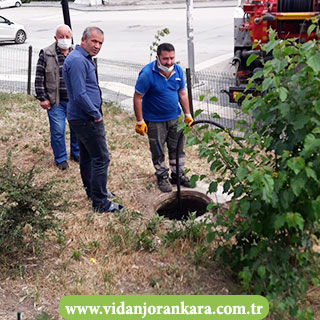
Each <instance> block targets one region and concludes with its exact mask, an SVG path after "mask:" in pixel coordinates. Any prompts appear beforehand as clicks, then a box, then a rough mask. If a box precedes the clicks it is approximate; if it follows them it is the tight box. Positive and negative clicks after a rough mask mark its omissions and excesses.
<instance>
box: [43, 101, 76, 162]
mask: <svg viewBox="0 0 320 320" xmlns="http://www.w3.org/2000/svg"><path fill="white" fill-rule="evenodd" d="M67 103H68V102H67V101H60V104H59V105H58V106H55V105H53V104H52V105H51V109H49V110H48V117H49V123H50V135H51V147H52V150H53V155H54V160H55V162H56V163H61V162H63V161H67V159H68V156H67V150H66V141H65V130H66V118H67ZM70 154H71V156H79V146H78V142H77V137H76V135H75V133H74V132H73V131H72V130H71V129H70Z"/></svg>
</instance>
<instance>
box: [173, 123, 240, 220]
mask: <svg viewBox="0 0 320 320" xmlns="http://www.w3.org/2000/svg"><path fill="white" fill-rule="evenodd" d="M202 123H203V124H205V123H206V124H211V125H214V126H216V127H218V128H220V129H222V130H223V131H225V132H227V133H228V135H229V136H230V137H231V138H232V139H233V140H234V141H235V142H236V143H237V144H238V145H239V146H240V147H241V148H243V145H242V144H241V143H240V142H239V141H237V140H235V137H234V136H233V135H232V134H231V133H230V132H229V131H228V130H227V128H226V127H224V126H222V125H221V124H219V123H217V122H215V121H213V120H196V121H193V122H192V124H191V126H192V127H193V126H194V125H196V124H202ZM182 137H183V131H181V132H180V135H179V139H178V143H177V149H176V150H177V152H176V175H177V199H178V211H177V213H178V216H179V217H182V204H181V188H180V173H179V154H178V150H179V148H180V144H181V141H182Z"/></svg>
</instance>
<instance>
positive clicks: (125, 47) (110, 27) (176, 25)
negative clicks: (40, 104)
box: [0, 0, 235, 72]
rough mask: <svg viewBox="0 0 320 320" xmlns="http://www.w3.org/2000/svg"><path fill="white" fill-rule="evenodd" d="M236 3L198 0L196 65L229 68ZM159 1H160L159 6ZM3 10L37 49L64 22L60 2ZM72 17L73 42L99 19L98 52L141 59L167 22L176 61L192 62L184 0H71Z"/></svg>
mask: <svg viewBox="0 0 320 320" xmlns="http://www.w3.org/2000/svg"><path fill="white" fill-rule="evenodd" d="M164 2H166V4H164ZM115 3H117V5H115ZM48 5H52V6H50V7H48ZM234 5H235V1H221V0H220V1H205V0H204V1H196V0H194V9H193V27H194V57H195V66H196V70H205V69H209V70H212V69H215V70H219V71H227V72H228V71H229V70H228V69H230V60H231V58H232V54H233V12H234ZM155 6H161V9H159V8H155ZM123 8H125V10H124V9H123ZM151 8H152V9H151ZM0 15H3V16H5V17H6V18H9V19H11V20H13V21H16V22H17V23H22V24H24V25H25V27H26V29H27V33H28V40H27V43H26V45H30V44H31V45H32V46H33V47H35V48H39V49H40V48H42V47H44V46H47V45H48V44H50V43H51V41H54V39H53V35H54V30H55V27H56V26H57V25H58V24H61V23H63V15H62V9H61V5H60V2H55V3H53V4H52V3H51V4H50V3H45V4H43V3H41V2H40V3H37V2H34V3H32V2H31V4H28V5H23V6H22V7H20V8H10V9H2V10H1V11H0ZM70 17H71V24H72V28H73V31H74V41H75V43H79V42H80V38H81V34H82V31H83V29H84V28H85V27H86V26H88V25H97V26H99V27H101V28H102V29H103V30H104V31H105V43H104V45H103V48H102V50H101V52H100V54H99V56H98V57H100V58H106V59H111V60H120V61H128V62H132V63H138V64H145V63H148V62H149V61H150V45H151V44H152V41H154V36H155V34H156V33H157V31H158V30H161V29H163V28H168V29H169V30H170V34H169V35H168V36H166V37H164V38H163V39H162V41H167V42H172V43H173V44H174V45H175V47H176V59H177V61H180V64H181V65H182V67H187V66H188V49H187V48H188V47H187V34H186V29H187V27H186V20H187V19H186V8H185V1H184V0H157V1H151V0H140V1H139V0H136V1H133V0H132V1H131V0H109V4H108V5H105V6H102V5H101V6H94V7H93V6H91V7H89V6H85V5H76V4H74V3H70Z"/></svg>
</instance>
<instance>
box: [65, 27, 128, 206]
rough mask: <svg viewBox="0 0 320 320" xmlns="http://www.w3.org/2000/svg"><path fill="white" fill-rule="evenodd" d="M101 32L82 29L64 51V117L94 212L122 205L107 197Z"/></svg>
mask: <svg viewBox="0 0 320 320" xmlns="http://www.w3.org/2000/svg"><path fill="white" fill-rule="evenodd" d="M103 41H104V34H103V31H102V30H101V29H100V28H98V27H88V28H86V29H85V30H84V32H83V35H82V38H81V44H80V46H79V45H77V46H76V48H75V49H74V50H73V51H72V52H71V53H70V54H69V55H68V57H67V59H66V60H65V63H64V66H63V77H64V80H65V83H66V86H67V90H68V97H69V102H68V106H67V117H68V120H69V123H70V127H71V128H72V130H73V131H74V132H75V133H76V135H77V139H78V143H79V147H80V172H81V178H82V181H83V185H84V187H85V190H86V193H87V196H88V198H89V199H91V200H92V208H93V210H94V211H97V212H116V211H120V210H122V209H123V206H121V205H120V204H118V203H116V202H112V201H109V200H108V195H110V193H108V192H107V176H108V166H109V162H110V158H109V152H108V148H107V143H106V137H105V129H104V123H103V117H102V110H101V105H102V99H101V91H100V87H99V85H98V79H97V74H96V66H95V63H94V62H93V61H92V57H94V56H96V55H97V54H98V53H99V51H100V49H101V46H102V44H103Z"/></svg>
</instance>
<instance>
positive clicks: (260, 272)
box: [258, 266, 266, 278]
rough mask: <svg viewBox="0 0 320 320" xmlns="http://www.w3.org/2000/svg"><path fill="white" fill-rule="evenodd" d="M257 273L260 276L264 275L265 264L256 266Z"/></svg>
mask: <svg viewBox="0 0 320 320" xmlns="http://www.w3.org/2000/svg"><path fill="white" fill-rule="evenodd" d="M258 275H259V276H260V277H261V278H264V276H265V275H266V267H265V266H259V267H258Z"/></svg>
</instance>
